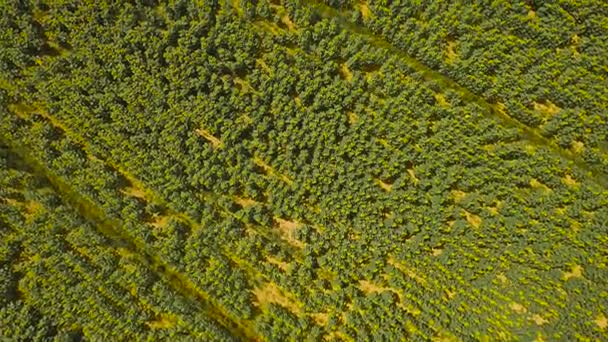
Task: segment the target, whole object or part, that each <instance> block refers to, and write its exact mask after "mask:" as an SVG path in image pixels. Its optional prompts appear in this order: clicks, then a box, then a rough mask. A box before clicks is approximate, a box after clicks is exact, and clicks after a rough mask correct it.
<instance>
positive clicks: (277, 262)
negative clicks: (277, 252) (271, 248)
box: [266, 256, 289, 271]
mask: <svg viewBox="0 0 608 342" xmlns="http://www.w3.org/2000/svg"><path fill="white" fill-rule="evenodd" d="M266 261H268V262H269V263H271V264H273V265H277V266H278V267H279V268H280V269H281V270H283V271H287V270H289V264H288V263H286V262H284V261H281V260H280V259H277V258H275V257H272V256H267V257H266Z"/></svg>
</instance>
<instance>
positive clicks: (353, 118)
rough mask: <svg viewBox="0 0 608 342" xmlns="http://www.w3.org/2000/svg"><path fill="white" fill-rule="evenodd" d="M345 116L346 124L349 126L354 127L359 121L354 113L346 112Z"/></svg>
mask: <svg viewBox="0 0 608 342" xmlns="http://www.w3.org/2000/svg"><path fill="white" fill-rule="evenodd" d="M346 115H348V123H350V124H351V125H354V124H356V123H357V121H359V116H358V115H357V114H355V113H354V112H351V111H348V112H346Z"/></svg>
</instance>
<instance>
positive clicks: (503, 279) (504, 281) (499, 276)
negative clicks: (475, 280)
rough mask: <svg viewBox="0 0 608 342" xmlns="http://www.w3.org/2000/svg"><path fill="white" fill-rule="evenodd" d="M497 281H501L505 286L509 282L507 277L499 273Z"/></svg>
mask: <svg viewBox="0 0 608 342" xmlns="http://www.w3.org/2000/svg"><path fill="white" fill-rule="evenodd" d="M496 279H498V280H500V282H501V283H503V284H506V283H507V281H508V279H507V277H506V276H505V275H504V274H502V273H498V275H497V276H496Z"/></svg>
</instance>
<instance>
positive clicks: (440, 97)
mask: <svg viewBox="0 0 608 342" xmlns="http://www.w3.org/2000/svg"><path fill="white" fill-rule="evenodd" d="M434 96H435V100H436V101H437V104H438V105H439V106H441V107H443V108H447V107H449V106H450V103H449V102H448V100H446V98H445V96H444V95H443V94H441V93H435V95H434Z"/></svg>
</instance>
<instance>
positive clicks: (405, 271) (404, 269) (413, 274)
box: [388, 257, 427, 287]
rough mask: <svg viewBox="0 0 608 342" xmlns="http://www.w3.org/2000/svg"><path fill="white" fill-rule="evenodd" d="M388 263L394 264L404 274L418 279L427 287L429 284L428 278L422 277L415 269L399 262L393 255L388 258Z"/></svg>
mask: <svg viewBox="0 0 608 342" xmlns="http://www.w3.org/2000/svg"><path fill="white" fill-rule="evenodd" d="M388 263H389V264H391V265H393V266H394V267H395V268H396V269H398V270H399V271H401V272H402V273H403V274H405V275H407V276H408V277H410V278H412V279H414V280H415V281H417V282H418V283H419V284H421V285H422V286H424V287H426V285H427V282H426V279H424V278H423V277H421V276H420V275H419V274H418V273H417V272H416V271H415V270H414V269H412V268H410V267H406V266H405V265H404V264H402V263H400V262H398V261H397V260H395V259H394V258H393V257H390V258H389V259H388Z"/></svg>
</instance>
